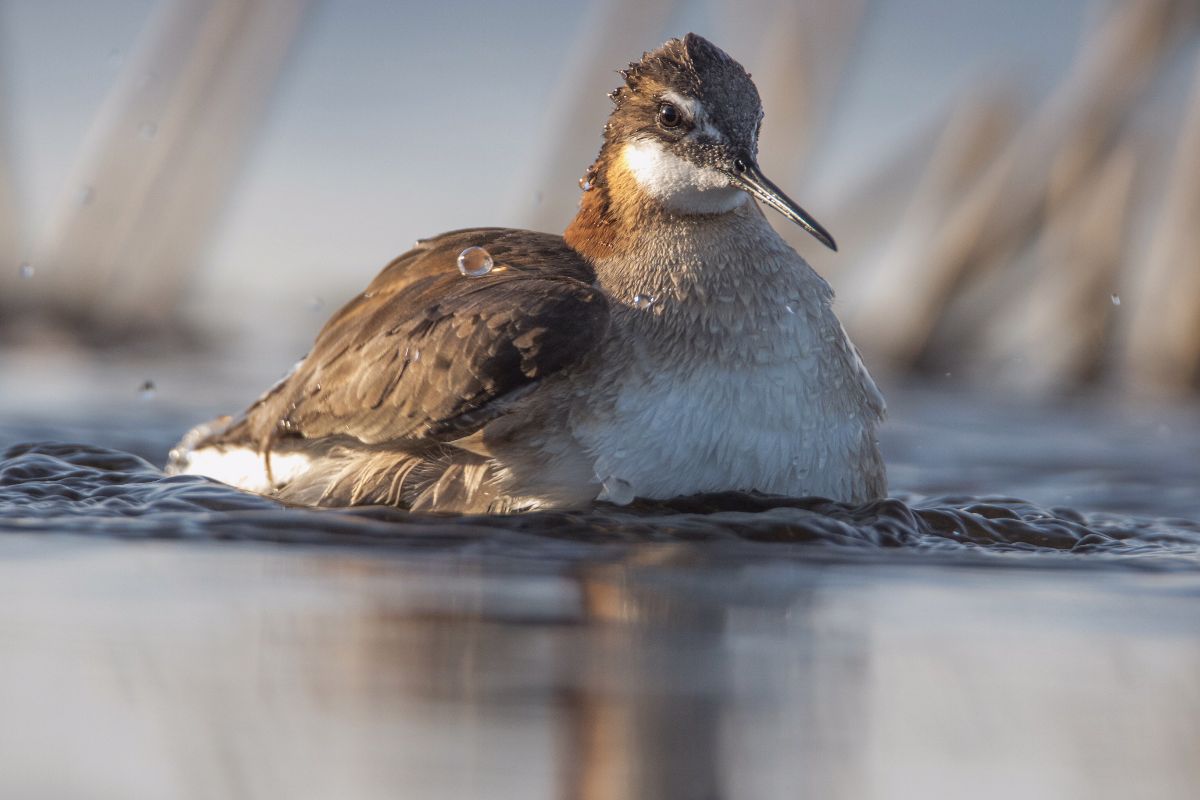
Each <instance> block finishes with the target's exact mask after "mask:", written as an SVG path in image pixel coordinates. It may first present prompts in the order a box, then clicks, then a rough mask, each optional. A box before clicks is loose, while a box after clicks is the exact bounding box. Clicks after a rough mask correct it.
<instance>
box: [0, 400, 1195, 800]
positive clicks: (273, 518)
mask: <svg viewBox="0 0 1200 800" xmlns="http://www.w3.org/2000/svg"><path fill="white" fill-rule="evenodd" d="M892 401H893V413H892V420H891V422H890V424H889V426H888V429H887V433H886V435H885V442H884V444H885V450H886V452H887V456H888V460H889V465H890V469H891V475H892V484H893V488H894V490H895V494H894V496H893V497H892V498H891V499H888V500H886V501H881V502H877V503H872V504H870V505H867V506H863V507H857V508H855V507H848V506H845V505H842V504H837V503H831V502H828V501H823V500H817V499H811V498H810V499H787V498H773V497H765V496H754V495H745V494H723V495H710V496H704V497H697V498H687V499H681V500H677V501H672V502H670V503H644V502H640V503H637V504H635V505H634V506H630V507H624V508H617V507H605V506H598V507H597V508H596V509H594V510H592V511H589V512H586V513H570V514H568V513H542V514H528V515H520V516H511V517H468V518H456V517H448V516H437V515H422V516H415V515H409V514H405V513H403V512H399V511H396V510H389V509H358V510H352V511H335V510H312V509H305V508H288V507H283V506H280V505H279V504H276V503H274V502H271V501H269V500H265V499H263V498H258V497H254V496H250V495H245V494H242V493H240V492H237V491H234V490H232V489H229V488H227V487H224V486H221V485H219V484H215V483H211V482H208V481H206V480H203V479H199V478H194V477H173V478H166V477H164V476H163V475H162V473H161V472H160V471H159V470H158V468H157V467H156V466H155V464H156V463H158V462H160V461H161V460H162V458H163V454H164V453H165V451H166V449H167V447H168V446H169V445H170V443H171V440H172V438H173V437H174V436H175V434H176V433H177V432H178V431H179V430H182V429H183V428H184V427H186V425H187V423H188V422H189V421H191V420H192V419H196V418H200V417H201V416H203V413H202V412H201V410H199V409H196V408H191V407H187V406H186V405H175V406H172V405H170V404H166V403H155V402H151V403H146V402H139V403H137V404H132V403H131V404H130V405H129V406H128V407H121V406H118V407H111V408H108V409H107V411H106V413H104V414H103V415H98V414H95V413H94V410H93V413H91V415H90V416H88V415H83V416H71V415H63V414H55V413H45V414H41V415H38V414H36V413H31V411H30V410H29V409H23V410H14V411H10V412H7V413H6V414H5V415H4V416H2V417H0V448H3V457H2V458H0V531H2V532H5V533H6V534H7V535H5V536H0V648H2V650H3V652H4V653H5V656H4V658H3V661H2V662H0V667H2V668H3V674H4V675H5V676H6V679H5V680H3V681H0V712H3V714H4V718H5V720H6V724H5V725H4V726H0V790H2V793H3V794H4V795H5V796H53V797H96V796H111V797H122V798H126V797H147V798H150V797H154V798H160V797H231V796H241V797H279V796H290V797H328V796H352V797H393V796H397V795H401V796H420V797H447V798H451V797H453V798H461V797H481V798H482V797H489V798H491V797H522V798H526V797H573V798H625V797H654V798H660V797H666V798H674V797H681V798H693V797H695V798H715V797H731V798H733V797H767V798H770V797H797V796H812V797H847V798H860V797H959V796H969V797H1067V796H1079V797H1084V796H1086V797H1089V798H1090V797H1114V798H1115V797H1129V796H1138V797H1179V796H1192V795H1194V793H1195V792H1194V790H1195V789H1196V787H1198V786H1200V766H1197V763H1196V761H1195V758H1194V754H1195V752H1197V751H1198V750H1200V683H1198V682H1197V681H1196V680H1195V675H1197V674H1200V524H1198V523H1197V520H1200V497H1198V496H1197V495H1198V493H1200V492H1198V488H1200V466H1198V464H1197V462H1198V461H1200V459H1197V458H1195V455H1196V454H1197V453H1200V424H1198V423H1197V420H1196V418H1195V416H1194V415H1193V414H1192V413H1191V412H1190V411H1186V410H1184V411H1178V410H1176V411H1166V410H1160V411H1157V412H1154V413H1150V412H1144V411H1129V410H1126V411H1122V410H1121V409H1117V408H1111V407H1109V408H1103V407H1094V408H1089V407H1082V408H1081V407H1079V406H1072V407H1063V408H1060V409H1047V408H1042V409H1030V408H1028V407H1024V406H1007V405H1005V404H1003V403H998V402H995V401H988V400H983V399H979V398H964V397H961V396H956V395H954V394H952V393H949V392H943V391H934V390H925V391H908V392H899V393H893V396H892ZM950 493H953V494H950ZM1016 498H1022V499H1016ZM281 545H288V546H281ZM63 764H69V765H70V766H69V768H63V766H62V765H63Z"/></svg>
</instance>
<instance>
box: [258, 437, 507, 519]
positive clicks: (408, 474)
mask: <svg viewBox="0 0 1200 800" xmlns="http://www.w3.org/2000/svg"><path fill="white" fill-rule="evenodd" d="M274 494H275V496H277V497H278V498H279V499H281V500H285V501H288V502H292V503H302V504H305V505H317V506H359V505H390V506H399V507H401V508H407V509H410V510H413V511H433V510H437V511H457V512H460V513H485V512H488V511H498V510H503V509H502V508H500V505H501V503H500V502H499V492H498V490H497V487H496V467H495V463H494V462H493V461H491V460H490V459H488V458H486V457H483V456H479V455H476V454H474V453H467V452H465V451H462V450H458V449H456V448H452V447H443V448H440V449H438V450H436V451H433V452H423V453H409V452H405V451H400V450H364V449H359V448H351V447H335V448H332V449H331V450H330V451H329V452H328V453H326V454H324V455H323V456H322V457H321V459H319V461H314V463H313V465H312V466H311V467H310V468H309V469H308V470H307V471H305V472H304V473H303V474H301V475H298V476H296V477H295V478H294V479H293V480H291V481H289V482H288V483H287V484H286V485H283V486H281V487H279V488H278V489H277V490H276V491H275V492H274Z"/></svg>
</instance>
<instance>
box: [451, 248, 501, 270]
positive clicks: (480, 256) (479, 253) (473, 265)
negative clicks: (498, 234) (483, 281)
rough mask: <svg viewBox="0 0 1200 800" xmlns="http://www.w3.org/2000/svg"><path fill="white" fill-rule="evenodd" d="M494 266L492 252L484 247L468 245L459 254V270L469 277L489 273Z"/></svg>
mask: <svg viewBox="0 0 1200 800" xmlns="http://www.w3.org/2000/svg"><path fill="white" fill-rule="evenodd" d="M492 266H493V262H492V254H491V253H489V252H488V251H487V250H484V249H483V248H482V247H468V248H467V249H466V250H463V251H462V252H461V253H459V254H458V271H459V272H461V273H462V274H463V275H466V276H467V277H468V278H478V277H481V276H483V275H487V274H488V273H489V272H491V271H492Z"/></svg>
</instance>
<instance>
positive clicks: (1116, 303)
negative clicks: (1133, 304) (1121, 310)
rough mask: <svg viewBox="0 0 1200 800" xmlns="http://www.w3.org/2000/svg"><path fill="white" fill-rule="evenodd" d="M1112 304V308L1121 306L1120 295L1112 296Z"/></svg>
mask: <svg viewBox="0 0 1200 800" xmlns="http://www.w3.org/2000/svg"><path fill="white" fill-rule="evenodd" d="M1112 304H1113V305H1114V306H1119V305H1121V295H1119V294H1114V295H1113V296H1112Z"/></svg>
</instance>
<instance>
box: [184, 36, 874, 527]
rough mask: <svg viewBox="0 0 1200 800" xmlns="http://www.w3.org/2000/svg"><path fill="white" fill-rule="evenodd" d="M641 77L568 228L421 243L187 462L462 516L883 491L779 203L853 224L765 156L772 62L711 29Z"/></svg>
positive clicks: (211, 427)
mask: <svg viewBox="0 0 1200 800" xmlns="http://www.w3.org/2000/svg"><path fill="white" fill-rule="evenodd" d="M619 74H620V75H621V77H622V79H623V83H622V84H621V85H620V86H619V87H618V88H617V89H615V90H614V91H613V92H611V93H610V94H609V97H610V98H611V100H612V102H613V108H612V110H611V113H610V116H609V118H608V121H607V123H606V124H605V125H604V129H603V140H602V144H601V147H600V151H599V154H598V156H597V158H596V160H595V162H594V163H593V164H592V165H591V166H589V167H588V169H587V171H586V173H585V175H584V177H583V178H582V179H581V180H580V186H581V189H582V194H581V196H580V202H579V208H578V212H577V214H576V216H575V217H574V219H573V220H572V221H571V223H570V224H569V225H568V227H567V228H566V230H565V232H564V233H563V234H562V235H561V236H559V235H554V234H549V233H538V232H533V231H526V230H515V229H505V228H471V229H462V230H456V231H451V232H449V233H444V234H441V235H439V236H435V237H432V238H429V239H423V240H419V241H418V242H417V244H416V246H415V247H414V248H413V249H412V250H409V251H408V252H406V253H404V254H403V255H400V256H399V257H397V258H396V259H395V260H393V261H392V262H391V263H390V264H388V265H387V266H386V267H385V268H384V269H383V270H382V271H381V272H380V273H379V274H378V276H377V277H375V279H374V280H373V281H372V282H371V283H370V284H369V285H368V286H367V288H366V290H365V291H363V292H362V293H360V294H359V295H357V296H355V297H354V298H353V299H352V300H350V301H349V302H348V303H347V304H346V305H345V306H344V307H342V308H341V309H340V310H339V311H337V312H336V313H335V314H334V315H333V316H332V317H331V318H330V319H329V321H328V322H327V323H326V324H325V325H324V327H323V328H322V329H321V331H320V333H319V334H318V336H317V338H316V341H315V343H314V344H313V346H312V348H311V350H310V351H309V353H308V354H307V355H306V356H305V357H304V358H303V359H301V360H300V361H299V362H298V363H297V364H296V366H295V367H294V368H293V369H292V371H291V372H290V373H288V374H287V375H286V376H285V377H284V378H283V379H282V380H280V381H279V382H278V383H276V384H275V385H274V386H273V387H271V388H270V389H269V390H267V391H266V392H265V393H264V394H263V395H262V396H261V397H259V398H258V399H257V400H256V401H255V402H254V403H253V404H251V405H250V406H249V407H248V408H247V409H246V410H245V411H244V412H243V413H241V414H238V415H236V416H224V417H221V418H218V419H217V420H214V421H212V422H209V423H205V424H203V425H199V426H197V427H196V428H194V429H192V430H191V431H189V432H188V433H187V434H186V435H185V436H184V437H183V439H182V441H180V443H179V444H178V445H177V446H176V447H175V448H174V449H173V450H172V451H171V454H170V459H169V463H168V466H167V472H168V473H171V474H198V475H207V476H209V477H211V478H214V479H217V480H221V481H224V482H226V483H229V484H232V485H234V486H236V487H239V488H242V489H244V490H247V491H251V492H256V493H259V494H264V495H268V496H271V497H274V498H277V499H278V500H280V501H282V502H287V503H295V504H304V505H314V506H355V505H371V504H383V505H392V506H398V507H401V508H406V509H409V510H412V511H418V512H420V511H430V512H443V511H444V512H457V513H464V514H486V513H512V512H522V511H537V510H553V509H566V510H572V509H583V508H589V507H592V506H593V504H595V503H597V502H608V503H612V504H616V505H627V504H629V503H630V502H632V501H633V500H635V499H637V498H643V499H646V500H655V499H669V498H674V497H678V496H684V495H695V494H704V493H715V492H729V491H741V492H759V493H764V494H778V495H790V496H820V497H825V498H829V499H832V500H836V501H840V502H845V503H855V504H860V503H866V502H869V501H871V500H875V499H878V498H880V497H882V496H884V495H885V494H886V491H887V480H886V469H885V466H884V461H883V458H882V456H881V453H880V449H879V443H878V433H877V432H878V427H879V425H880V423H881V421H882V420H883V418H884V415H885V403H884V399H883V397H882V395H881V394H880V392H879V390H878V388H877V387H876V384H875V382H874V381H873V380H872V378H871V376H870V374H869V372H868V371H867V369H866V367H865V366H864V364H863V361H862V358H861V357H860V355H859V352H858V350H857V349H856V348H855V346H854V345H853V343H852V342H851V341H850V338H849V337H848V336H847V334H846V331H845V329H844V327H843V326H842V324H841V322H840V321H839V320H838V318H837V316H836V314H835V312H834V310H833V299H834V296H833V292H832V290H831V288H830V286H829V284H828V283H827V282H826V281H825V280H824V279H823V278H821V277H820V276H819V275H818V274H817V272H816V271H815V270H814V269H813V268H812V267H811V266H809V264H808V262H807V261H805V259H804V258H803V257H801V256H800V255H799V254H798V253H797V252H796V251H795V250H794V249H793V248H792V247H791V246H790V245H789V244H788V243H787V242H785V241H784V239H783V238H782V237H781V236H780V235H779V234H778V233H777V232H776V231H775V230H774V229H773V228H772V226H771V225H770V223H769V220H768V219H767V218H766V215H765V214H764V212H763V209H762V208H761V207H760V204H761V206H765V207H766V208H768V209H771V210H773V211H777V212H779V213H781V214H782V215H783V216H784V217H786V218H787V219H788V220H791V221H792V222H794V223H796V224H798V225H799V226H801V227H802V228H803V229H805V230H806V231H808V233H810V234H812V235H813V236H814V237H815V238H816V239H817V240H819V241H820V242H822V243H823V244H824V245H826V246H827V247H829V248H830V249H831V250H834V251H836V249H837V245H836V243H835V241H834V239H833V237H832V236H831V235H830V234H829V233H828V231H826V230H825V228H824V227H822V226H821V225H820V224H819V223H818V222H817V221H816V220H815V219H814V218H813V217H812V216H811V215H810V214H809V213H808V212H806V211H805V210H804V209H803V208H801V207H800V206H799V205H798V204H796V203H795V202H794V201H792V200H791V199H790V198H788V196H787V195H785V194H784V192H783V191H782V190H781V189H779V187H777V186H776V185H775V184H773V183H772V182H771V181H770V180H768V179H767V177H766V176H765V175H764V174H763V172H762V170H761V168H760V167H759V164H758V160H757V151H758V138H759V133H760V129H761V126H762V121H763V108H762V102H761V99H760V97H759V94H758V91H757V89H756V88H755V85H754V82H753V80H752V79H751V77H750V75H749V73H747V72H746V70H745V69H744V68H743V67H742V66H741V65H740V64H739V63H738V62H737V61H736V60H734V59H733V58H732V57H731V56H729V55H728V54H726V53H725V52H724V51H723V50H722V49H720V48H719V47H717V46H716V45H715V44H713V43H712V42H710V41H709V40H707V39H705V38H704V37H702V36H700V35H697V34H695V33H689V34H687V35H685V36H683V37H680V38H675V39H670V40H668V41H667V42H666V43H664V44H663V45H662V46H660V47H658V48H656V49H654V50H652V51H650V52H647V53H644V54H643V56H642V58H641V59H640V60H639V61H636V62H632V63H630V64H629V67H628V68H627V69H624V70H619Z"/></svg>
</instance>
